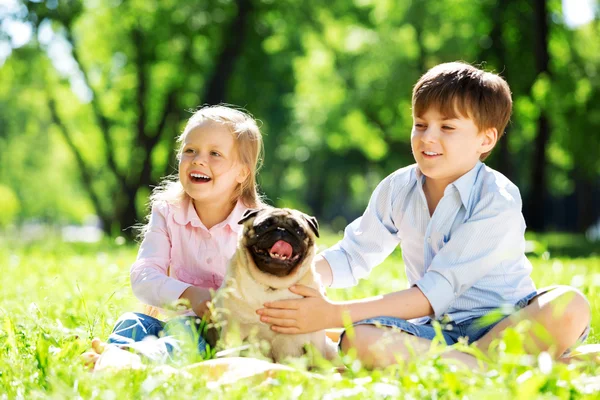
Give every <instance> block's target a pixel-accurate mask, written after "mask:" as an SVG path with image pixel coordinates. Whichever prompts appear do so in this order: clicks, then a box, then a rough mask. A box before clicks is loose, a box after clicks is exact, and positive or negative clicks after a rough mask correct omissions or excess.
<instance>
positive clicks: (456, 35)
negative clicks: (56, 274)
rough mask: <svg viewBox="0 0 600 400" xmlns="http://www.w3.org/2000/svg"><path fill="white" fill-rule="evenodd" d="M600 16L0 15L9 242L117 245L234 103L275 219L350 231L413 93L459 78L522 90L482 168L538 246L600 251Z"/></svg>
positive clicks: (399, 133)
mask: <svg viewBox="0 0 600 400" xmlns="http://www.w3.org/2000/svg"><path fill="white" fill-rule="evenodd" d="M598 4H599V2H598V1H597V0H563V1H561V0H504V1H495V0H477V1H473V0H444V1H442V0H436V1H424V0H412V1H408V0H407V1H398V0H330V1H327V2H324V1H316V0H210V1H209V0H186V1H177V0H160V1H159V0H129V1H127V0H123V1H120V0H87V1H77V0H64V1H63V0H50V1H18V0H0V230H3V231H4V232H12V233H14V234H15V235H22V236H23V237H24V238H25V237H34V236H36V235H38V236H39V235H41V234H42V233H41V232H43V228H44V227H48V226H52V227H55V228H57V229H60V232H61V234H62V235H63V238H64V239H65V240H89V241H93V240H96V239H98V238H99V237H101V236H102V235H103V234H108V235H110V236H115V237H117V236H119V237H120V238H121V239H122V240H123V241H124V240H125V238H128V237H131V236H132V235H133V234H134V232H133V231H132V230H131V229H126V228H128V227H131V226H132V225H134V224H135V223H137V222H141V221H143V220H144V216H145V215H146V213H147V209H146V202H147V199H148V194H149V192H150V190H151V188H152V186H153V185H156V184H157V182H158V181H159V180H160V178H161V177H163V176H165V175H167V174H170V173H173V172H174V171H175V167H176V161H175V157H174V144H175V138H176V136H177V135H178V134H179V133H180V132H181V130H182V128H183V126H184V124H185V122H186V120H187V118H188V117H189V116H190V110H192V109H194V108H196V107H198V106H200V105H203V104H217V103H220V102H227V103H231V104H235V105H239V106H242V107H244V108H245V109H247V110H248V111H249V112H250V113H251V114H253V115H254V116H255V117H256V118H257V119H259V120H260V121H261V123H262V131H263V133H264V135H265V136H264V137H265V150H266V151H265V159H264V166H263V168H262V170H261V171H260V179H259V181H260V185H261V189H262V191H263V193H264V194H265V195H266V197H267V198H268V199H269V201H270V202H271V203H272V204H274V205H276V206H289V207H295V208H299V209H301V210H303V211H306V212H308V213H311V214H313V215H315V216H317V217H318V218H319V220H320V222H321V223H322V224H323V225H327V226H329V227H331V228H332V229H333V231H334V232H338V231H340V230H341V229H343V228H344V226H345V225H346V224H347V223H348V222H350V221H351V220H353V219H354V218H356V217H357V216H359V215H360V214H361V213H362V211H363V209H364V207H365V205H366V204H367V202H368V199H369V196H370V194H371V192H372V190H373V189H374V187H375V186H376V184H377V183H378V182H379V181H380V180H381V179H382V178H383V177H385V176H386V175H387V174H389V173H391V172H392V171H394V170H395V169H398V168H400V167H403V166H405V165H408V164H411V163H413V158H412V155H411V152H410V130H411V110H410V99H411V90H412V86H413V85H414V83H415V82H416V81H417V80H418V78H419V77H420V75H421V74H423V73H424V72H425V71H426V70H427V69H428V68H430V67H432V66H434V65H435V64H438V63H441V62H446V61H455V60H463V61H466V62H469V63H473V64H476V65H480V66H483V67H484V68H485V69H487V70H491V71H495V72H499V73H501V75H502V76H503V77H505V79H506V80H507V81H508V83H509V84H510V86H511V88H512V91H513V100H514V112H513V117H512V122H511V124H510V126H509V128H508V130H507V134H506V136H505V137H504V138H503V139H502V140H501V141H500V142H499V144H498V146H497V148H496V149H495V150H494V152H493V153H492V156H491V157H490V158H489V159H488V160H487V161H486V163H487V164H488V165H490V166H492V167H493V168H496V169H498V170H499V171H501V172H502V173H504V174H505V175H506V176H508V177H509V178H510V179H511V180H512V181H513V182H515V183H516V184H517V185H518V187H519V188H520V189H521V193H522V196H523V200H524V214H525V217H526V220H527V224H528V229H530V230H532V231H535V232H548V231H568V232H578V233H585V234H586V235H587V238H588V239H590V240H594V239H595V240H600V223H599V219H600V20H599V17H600V14H599V10H600V7H599V5H598ZM12 233H11V234H12Z"/></svg>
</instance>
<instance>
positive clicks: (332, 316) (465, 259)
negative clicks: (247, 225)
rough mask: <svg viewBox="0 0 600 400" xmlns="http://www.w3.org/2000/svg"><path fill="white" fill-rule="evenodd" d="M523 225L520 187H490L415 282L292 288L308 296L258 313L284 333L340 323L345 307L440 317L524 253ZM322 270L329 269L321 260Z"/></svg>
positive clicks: (370, 313) (358, 315) (354, 314)
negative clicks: (364, 290) (375, 291)
mask: <svg viewBox="0 0 600 400" xmlns="http://www.w3.org/2000/svg"><path fill="white" fill-rule="evenodd" d="M524 231H525V222H524V220H523V215H522V214H521V202H520V196H518V193H516V195H514V194H513V196H510V195H508V194H507V193H501V192H500V193H499V192H495V193H489V194H488V195H486V196H484V197H483V198H482V199H481V200H480V201H479V203H478V205H477V206H476V208H475V210H474V212H473V214H472V215H471V217H470V218H469V220H467V221H466V222H465V223H464V224H463V225H461V226H460V227H459V228H458V229H457V230H456V231H455V232H454V233H453V234H452V237H451V239H450V240H449V241H448V242H447V243H446V244H445V245H444V247H443V248H442V249H441V250H440V251H439V252H438V254H437V255H436V256H435V257H434V259H433V261H432V263H431V265H430V267H429V268H428V270H427V272H426V273H425V275H424V276H423V278H422V279H420V280H419V281H418V282H417V283H416V287H412V288H410V289H408V290H404V291H400V292H395V293H391V294H389V295H385V296H378V297H373V298H369V299H364V300H358V301H350V302H343V303H333V302H330V301H328V300H327V299H325V298H323V297H321V296H320V294H319V293H317V292H316V291H312V292H311V291H310V290H308V288H301V290H298V288H293V289H291V290H292V292H294V293H297V294H300V295H303V296H306V297H307V298H306V299H300V300H294V301H290V300H282V301H279V302H274V303H270V304H268V307H267V308H265V309H261V310H259V314H261V315H263V316H267V317H268V318H269V322H268V323H270V324H272V325H273V330H275V331H278V332H285V333H292V332H293V333H303V332H311V331H314V330H319V329H324V328H335V327H339V326H341V321H342V315H343V313H344V312H346V313H349V314H350V317H351V320H352V322H356V321H358V320H361V319H365V318H371V317H376V316H386V315H388V316H392V317H398V318H402V319H411V318H417V317H422V316H429V315H431V314H435V316H436V317H441V316H442V315H443V314H444V313H445V312H446V310H447V309H448V308H449V307H450V306H451V305H452V303H453V302H454V301H455V300H456V298H458V297H459V296H460V295H461V294H463V293H464V292H465V291H466V290H467V289H469V288H470V287H471V286H472V285H473V284H475V283H476V282H477V281H478V280H479V279H481V278H482V277H484V276H485V275H487V274H489V273H490V271H491V270H492V269H494V268H497V267H500V266H502V265H503V264H505V263H506V265H513V264H514V263H519V262H521V261H520V258H525V255H524V244H525V241H524ZM319 266H320V267H319ZM317 270H318V271H327V270H326V266H325V264H323V263H320V262H319V264H318V265H317ZM288 302H289V303H288ZM303 302H304V303H303ZM269 307H271V308H269ZM315 314H316V315H315ZM263 321H265V320H263ZM265 322H266V321H265Z"/></svg>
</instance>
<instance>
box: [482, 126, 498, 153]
mask: <svg viewBox="0 0 600 400" xmlns="http://www.w3.org/2000/svg"><path fill="white" fill-rule="evenodd" d="M481 135H483V141H482V142H481V153H482V154H483V153H487V152H489V151H492V149H493V148H494V146H496V142H497V141H498V129H496V128H488V129H486V130H484V131H483V132H481Z"/></svg>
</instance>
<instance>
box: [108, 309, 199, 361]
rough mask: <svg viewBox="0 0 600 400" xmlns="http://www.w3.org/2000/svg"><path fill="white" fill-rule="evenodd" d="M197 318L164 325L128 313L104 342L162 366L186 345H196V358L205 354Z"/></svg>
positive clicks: (153, 319) (187, 318)
mask: <svg viewBox="0 0 600 400" xmlns="http://www.w3.org/2000/svg"><path fill="white" fill-rule="evenodd" d="M199 322H200V318H198V317H178V318H173V319H171V320H169V321H167V322H163V321H161V320H159V319H156V318H154V317H151V316H149V315H146V314H142V313H134V312H128V313H125V314H123V315H121V317H119V320H118V321H117V323H116V324H115V327H114V328H113V331H112V333H111V334H110V336H109V337H108V340H107V342H108V343H113V344H117V345H119V346H120V347H126V348H131V349H133V350H134V351H135V352H137V353H139V354H141V355H143V356H145V357H146V358H148V359H150V360H152V361H158V362H164V361H167V360H169V359H172V358H173V356H174V355H175V354H177V353H180V352H182V351H184V347H185V344H186V343H196V348H197V349H198V353H199V354H200V355H204V354H205V353H206V345H207V343H206V340H205V339H204V337H202V335H201V332H199V329H198V327H199Z"/></svg>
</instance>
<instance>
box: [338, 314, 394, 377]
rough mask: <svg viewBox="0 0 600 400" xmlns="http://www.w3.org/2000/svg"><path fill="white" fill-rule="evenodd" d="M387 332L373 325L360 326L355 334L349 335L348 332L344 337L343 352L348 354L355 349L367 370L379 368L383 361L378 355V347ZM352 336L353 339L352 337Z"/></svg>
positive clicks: (356, 327) (356, 328)
mask: <svg viewBox="0 0 600 400" xmlns="http://www.w3.org/2000/svg"><path fill="white" fill-rule="evenodd" d="M384 332H385V330H384V329H381V328H377V327H375V326H372V325H358V326H355V327H354V332H353V334H352V335H349V334H348V332H346V334H345V335H344V337H343V338H342V342H341V347H342V351H343V352H348V351H349V350H350V349H354V351H355V352H356V358H357V359H358V360H360V362H361V363H362V364H363V365H364V366H365V367H366V368H373V367H377V366H378V364H379V362H378V361H380V360H381V356H380V355H379V354H378V351H377V346H378V343H379V341H380V339H381V338H382V337H383V335H384ZM351 336H352V337H351Z"/></svg>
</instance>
